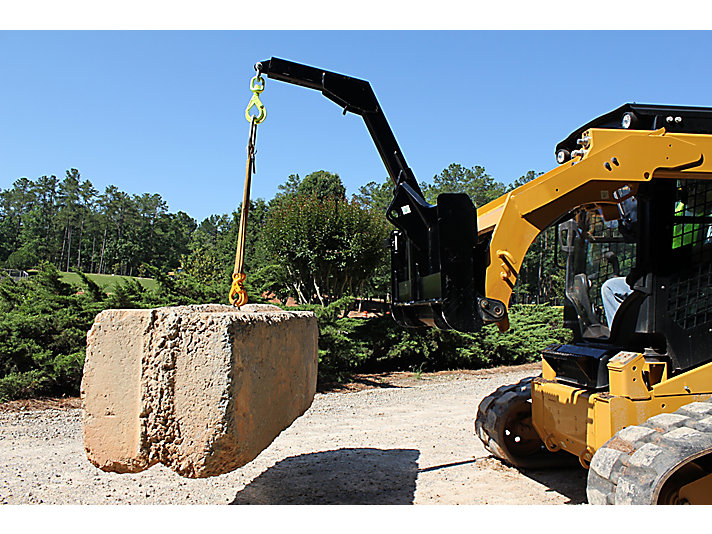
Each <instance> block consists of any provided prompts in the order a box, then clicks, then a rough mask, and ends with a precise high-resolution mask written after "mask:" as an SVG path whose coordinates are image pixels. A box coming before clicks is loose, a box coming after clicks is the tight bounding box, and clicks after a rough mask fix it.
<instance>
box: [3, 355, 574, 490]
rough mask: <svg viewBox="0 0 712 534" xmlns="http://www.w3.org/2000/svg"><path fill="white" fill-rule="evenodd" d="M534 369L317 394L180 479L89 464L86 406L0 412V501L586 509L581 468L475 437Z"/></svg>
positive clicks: (408, 378)
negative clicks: (223, 457)
mask: <svg viewBox="0 0 712 534" xmlns="http://www.w3.org/2000/svg"><path fill="white" fill-rule="evenodd" d="M534 374H536V369H535V368H534V367H533V366H521V367H510V368H501V369H495V370H486V371H477V372H468V373H438V374H435V375H425V374H424V375H422V376H421V377H420V378H419V379H417V377H414V376H412V375H401V377H400V378H397V379H389V380H379V379H377V378H376V379H373V380H371V382H374V383H375V384H376V386H377V387H374V388H372V389H365V390H361V391H347V392H332V393H325V394H322V393H318V394H317V395H316V397H315V398H314V403H313V404H312V407H311V408H310V409H309V410H308V411H307V413H306V414H304V415H303V416H302V417H300V418H299V419H297V421H295V422H294V424H293V425H292V426H291V427H290V428H288V429H287V430H285V431H284V432H282V434H280V435H279V436H278V437H277V439H275V441H274V442H273V443H272V444H271V445H270V446H269V447H268V448H267V449H265V450H264V451H263V452H262V454H260V456H258V457H257V459H255V460H254V461H253V462H251V463H250V464H248V465H246V466H244V467H242V468H240V469H238V470H236V471H233V472H232V473H228V474H226V475H221V476H219V477H213V478H208V479H186V478H182V477H180V476H178V475H176V474H175V473H173V472H172V471H170V470H169V469H167V468H165V467H163V466H161V465H157V466H154V467H152V468H150V469H148V470H146V471H144V472H142V473H138V474H123V475H119V474H115V473H104V472H102V471H100V470H99V469H97V468H95V467H94V466H93V465H91V464H90V463H89V461H88V460H87V459H86V457H85V455H84V450H83V448H82V441H81V411H80V410H78V409H76V408H74V409H64V410H60V409H45V410H34V411H20V412H4V413H0V503H2V504H40V503H51V504H487V503H489V504H580V503H584V502H585V498H586V497H585V494H586V492H585V487H586V472H585V471H584V470H583V469H569V470H558V471H529V472H519V471H517V470H516V469H513V468H510V467H507V466H505V465H503V464H501V463H500V462H498V461H496V460H494V459H493V458H492V457H490V456H489V454H488V453H487V451H485V449H484V448H483V447H482V445H481V443H480V441H479V439H477V438H476V436H475V435H474V428H473V427H474V416H475V413H476V408H477V406H478V404H479V402H480V400H481V399H482V398H483V397H484V396H485V395H487V394H489V393H490V392H492V391H493V390H494V389H496V388H497V387H498V386H500V385H503V384H508V383H513V382H516V381H518V380H520V379H521V378H524V377H526V376H532V375H534Z"/></svg>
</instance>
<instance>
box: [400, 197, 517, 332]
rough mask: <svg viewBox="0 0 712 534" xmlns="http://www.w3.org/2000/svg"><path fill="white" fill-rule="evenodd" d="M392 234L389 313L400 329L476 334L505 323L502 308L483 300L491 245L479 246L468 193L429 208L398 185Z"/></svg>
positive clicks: (473, 210) (475, 215) (439, 202)
mask: <svg viewBox="0 0 712 534" xmlns="http://www.w3.org/2000/svg"><path fill="white" fill-rule="evenodd" d="M386 217H387V218H388V220H389V221H390V222H391V223H393V225H394V226H395V227H396V228H397V230H394V231H393V232H392V234H391V239H390V249H391V292H392V302H391V310H392V313H393V318H394V319H395V320H396V322H398V323H399V324H401V325H403V326H409V327H419V326H435V327H437V328H440V329H444V330H447V329H453V330H458V331H461V332H476V331H477V330H479V329H480V328H481V327H482V325H483V324H484V322H493V321H498V320H501V319H502V318H503V317H504V313H505V310H506V308H505V307H504V305H503V304H502V303H501V302H498V301H494V300H491V299H485V298H482V297H481V295H483V294H484V285H485V266H486V260H487V254H486V252H487V244H486V243H484V244H478V242H477V211H476V210H475V206H474V204H473V203H472V200H471V199H470V197H469V196H467V195H466V194H464V193H445V194H442V195H440V196H438V199H437V204H436V205H435V206H433V205H431V204H428V203H427V202H425V200H423V198H422V197H421V196H420V195H418V194H417V193H416V192H415V191H413V190H412V189H411V188H410V187H409V186H408V185H407V184H401V185H399V186H398V187H397V188H396V190H395V194H394V198H393V202H392V203H391V205H390V206H389V208H388V212H387V214H386Z"/></svg>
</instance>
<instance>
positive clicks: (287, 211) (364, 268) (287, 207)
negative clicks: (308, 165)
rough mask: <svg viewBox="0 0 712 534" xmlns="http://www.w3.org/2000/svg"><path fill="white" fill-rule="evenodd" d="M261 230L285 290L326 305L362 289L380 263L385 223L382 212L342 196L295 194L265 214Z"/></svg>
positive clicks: (309, 301) (385, 229)
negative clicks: (379, 214) (281, 270)
mask: <svg viewBox="0 0 712 534" xmlns="http://www.w3.org/2000/svg"><path fill="white" fill-rule="evenodd" d="M264 231H265V240H266V241H265V242H266V246H267V247H268V250H269V251H270V252H271V254H272V258H273V260H274V262H275V263H276V264H278V265H280V266H281V267H282V268H283V269H284V271H285V273H286V276H285V279H286V280H288V285H289V291H290V293H291V294H292V295H293V296H294V297H295V298H296V299H297V300H298V301H299V302H302V303H312V302H319V303H320V304H321V305H325V304H326V303H327V302H329V301H333V300H335V299H338V298H339V297H341V296H342V295H345V294H347V293H348V294H354V293H355V292H357V291H359V290H362V289H363V287H364V284H365V282H366V281H367V280H368V278H369V277H370V276H371V274H372V272H373V270H374V269H375V268H376V267H377V266H378V265H379V264H380V263H381V262H383V258H384V253H385V251H384V249H383V243H382V242H383V239H384V238H385V237H386V235H387V232H388V227H387V223H386V221H385V218H384V217H382V216H376V215H374V214H371V213H370V212H368V211H366V210H364V209H363V208H361V207H359V206H358V205H357V204H355V203H349V202H347V201H346V200H345V199H344V200H341V201H339V200H337V199H335V198H331V199H325V200H322V199H320V198H319V197H318V196H316V195H312V196H301V195H299V196H296V197H294V198H293V199H291V201H287V202H284V203H282V204H281V205H280V206H278V207H277V208H275V209H274V210H273V211H272V212H271V213H270V216H269V218H268V220H267V222H266V224H265V229H264Z"/></svg>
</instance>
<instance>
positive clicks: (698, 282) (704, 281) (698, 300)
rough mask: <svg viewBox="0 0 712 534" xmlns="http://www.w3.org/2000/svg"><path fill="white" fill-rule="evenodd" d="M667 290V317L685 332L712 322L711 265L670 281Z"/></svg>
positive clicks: (699, 267)
mask: <svg viewBox="0 0 712 534" xmlns="http://www.w3.org/2000/svg"><path fill="white" fill-rule="evenodd" d="M668 289H669V291H668V306H667V311H668V315H669V317H670V318H671V319H672V320H673V321H674V322H675V323H677V325H678V326H680V327H681V328H684V329H686V330H687V329H690V328H694V327H696V326H698V325H701V324H704V323H706V322H708V321H710V320H712V264H710V263H705V264H700V265H698V266H697V268H695V269H694V270H693V271H692V273H689V274H687V275H686V276H679V277H675V278H673V279H671V280H670V283H669V288H668Z"/></svg>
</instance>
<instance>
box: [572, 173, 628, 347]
mask: <svg viewBox="0 0 712 534" xmlns="http://www.w3.org/2000/svg"><path fill="white" fill-rule="evenodd" d="M617 194H618V195H619V196H620V198H621V202H620V204H618V206H617V211H618V213H617V214H616V215H617V218H615V219H612V218H611V219H610V220H606V218H605V216H604V214H603V213H602V212H601V210H600V209H598V208H596V207H581V208H579V209H577V210H575V211H574V212H573V213H572V214H570V218H569V220H567V221H566V222H564V223H562V224H560V225H559V242H560V246H561V249H562V250H563V251H564V252H565V253H566V255H567V261H566V282H565V292H566V298H567V300H568V304H569V306H571V307H573V309H574V311H575V316H576V321H577V323H578V324H577V325H575V327H577V328H574V330H576V329H577V330H578V331H579V332H580V335H581V337H582V338H584V339H588V340H607V339H609V338H610V330H611V327H612V323H613V318H614V316H615V314H616V311H617V309H618V307H619V305H620V304H621V303H622V302H623V301H624V300H625V298H626V297H627V296H628V295H630V293H631V292H632V288H631V287H630V286H629V285H628V283H627V282H626V277H627V276H628V275H629V274H630V272H631V270H632V269H633V267H634V265H635V259H636V239H637V235H636V232H637V227H638V216H637V205H638V202H637V199H636V198H635V196H633V194H632V191H631V190H630V189H629V188H628V187H627V186H626V187H624V188H622V189H621V190H619V191H618V192H617ZM611 214H612V212H611V211H610V210H609V211H608V212H607V213H606V215H608V216H609V218H610V215H611ZM569 315H571V314H569ZM569 326H572V325H569Z"/></svg>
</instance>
